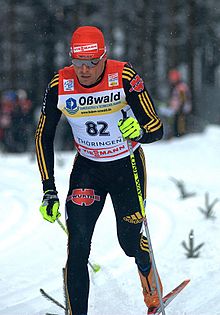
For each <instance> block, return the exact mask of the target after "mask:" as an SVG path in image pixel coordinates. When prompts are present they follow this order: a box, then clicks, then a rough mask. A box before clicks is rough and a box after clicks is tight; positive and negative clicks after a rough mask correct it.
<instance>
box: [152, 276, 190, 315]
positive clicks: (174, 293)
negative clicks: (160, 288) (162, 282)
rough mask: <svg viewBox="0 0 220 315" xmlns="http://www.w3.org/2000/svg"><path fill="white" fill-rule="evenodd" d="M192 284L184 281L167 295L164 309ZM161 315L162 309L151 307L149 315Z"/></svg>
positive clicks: (164, 299) (164, 298)
mask: <svg viewBox="0 0 220 315" xmlns="http://www.w3.org/2000/svg"><path fill="white" fill-rule="evenodd" d="M189 282H190V280H188V279H187V280H184V281H183V282H182V283H180V284H179V285H178V286H177V287H176V288H175V289H173V290H172V291H170V292H169V293H168V294H167V295H165V296H164V297H163V298H162V300H163V305H164V308H165V307H166V306H167V305H168V304H170V302H171V301H172V300H173V299H175V297H176V296H177V295H178V294H179V293H180V292H181V291H182V290H183V289H184V288H185V286H186V285H187V284H188V283H189ZM160 313H161V307H160V306H157V307H151V308H149V309H148V313H147V315H159V314H160Z"/></svg>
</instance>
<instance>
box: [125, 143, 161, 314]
mask: <svg viewBox="0 0 220 315" xmlns="http://www.w3.org/2000/svg"><path fill="white" fill-rule="evenodd" d="M127 143H128V148H129V152H130V160H131V165H132V171H133V175H134V180H135V184H136V189H137V195H138V200H139V204H140V208H141V213H142V215H143V217H144V221H143V222H144V227H145V233H146V237H147V240H148V245H149V252H150V256H151V262H152V268H153V274H154V278H155V282H156V287H157V291H158V297H159V301H160V307H161V312H162V314H163V315H166V314H165V308H164V305H163V299H162V293H161V290H160V284H159V278H158V274H157V268H156V263H155V258H154V253H153V248H152V243H151V238H150V232H149V228H148V223H147V217H146V213H145V207H144V199H143V196H142V192H141V185H140V179H139V176H138V171H137V164H136V160H135V156H134V152H133V148H132V143H131V141H130V140H127Z"/></svg>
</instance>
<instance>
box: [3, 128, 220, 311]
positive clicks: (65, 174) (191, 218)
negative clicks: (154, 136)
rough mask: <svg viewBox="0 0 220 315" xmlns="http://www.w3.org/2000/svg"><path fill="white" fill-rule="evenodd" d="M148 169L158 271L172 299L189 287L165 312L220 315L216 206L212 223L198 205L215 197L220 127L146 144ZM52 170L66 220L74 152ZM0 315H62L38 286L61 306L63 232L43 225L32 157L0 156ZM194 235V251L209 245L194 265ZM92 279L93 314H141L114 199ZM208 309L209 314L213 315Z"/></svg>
mask: <svg viewBox="0 0 220 315" xmlns="http://www.w3.org/2000/svg"><path fill="white" fill-rule="evenodd" d="M143 149H144V151H145V154H146V159H147V172H148V201H147V204H146V212H147V218H148V225H149V230H150V235H151V241H152V244H153V249H154V255H155V259H156V263H157V267H158V269H159V272H160V276H161V279H162V281H163V285H164V293H165V294H166V293H167V292H169V291H170V290H171V289H172V288H174V287H175V286H176V285H178V284H179V283H180V282H181V281H182V280H184V279H187V278H189V279H191V282H190V284H189V285H188V286H187V287H186V288H185V289H184V291H182V293H181V294H180V295H179V296H178V297H177V298H176V299H175V300H174V301H173V302H172V303H171V304H170V305H169V306H168V307H167V309H166V314H167V315H209V314H212V315H218V314H220V299H219V292H220V268H219V266H220V255H219V253H220V241H219V238H220V202H217V203H216V205H215V206H214V211H215V216H216V218H215V219H206V218H205V216H204V215H203V214H202V213H201V212H200V211H199V209H198V207H202V208H204V207H205V194H206V193H208V194H209V203H211V202H213V201H214V199H216V198H219V188H220V127H219V126H216V125H210V126H209V127H207V129H206V130H205V131H204V132H203V133H201V134H192V135H187V136H185V137H182V138H179V139H171V140H168V141H160V142H157V143H153V144H150V145H144V146H143ZM59 158H62V160H63V161H64V165H60V163H58V160H57V163H56V167H55V174H56V183H57V189H58V191H59V197H60V201H61V212H62V217H61V220H62V221H64V202H65V196H66V191H67V187H68V181H69V173H70V171H71V168H72V162H73V158H74V156H73V153H71V152H66V153H60V154H59ZM0 173H1V177H0V185H1V190H0V200H1V205H0V207H1V209H0V213H1V220H0V239H1V242H0V257H1V259H0V266H1V272H0V314H1V315H45V314H46V313H53V314H59V315H61V314H64V312H63V310H62V309H61V308H59V307H58V306H56V305H54V304H52V303H51V302H50V301H48V300H47V299H45V298H44V297H43V296H42V295H41V293H40V288H43V289H44V290H45V291H46V292H47V293H49V294H50V295H51V296H53V297H54V298H55V299H57V300H58V301H59V302H60V303H62V304H64V298H63V288H62V285H63V283H62V268H63V267H64V266H65V262H66V241H67V238H66V235H65V233H64V231H63V230H62V229H61V228H60V227H59V225H58V224H57V223H54V224H51V223H48V222H46V221H44V220H43V219H42V217H41V215H40V213H39V211H38V208H39V205H40V203H41V198H42V187H41V181H40V174H39V171H38V167H37V164H36V161H33V160H31V159H30V156H29V155H16V154H14V155H7V154H5V155H1V156H0ZM172 178H175V179H176V180H182V181H183V182H184V183H185V187H186V190H187V191H188V192H195V193H196V195H195V196H193V197H190V198H186V199H181V198H180V192H179V189H178V188H177V186H176V185H175V183H174V182H173V180H171V179H172ZM192 229H193V230H194V237H195V240H194V241H195V245H199V244H201V243H203V242H204V246H203V247H202V248H201V249H200V256H199V258H194V259H193V258H191V259H188V258H187V257H186V255H185V253H186V251H185V249H184V248H183V246H182V245H181V243H182V241H183V240H185V241H186V243H187V244H188V237H189V233H190V231H191V230H192ZM90 261H91V262H92V263H98V264H100V265H101V270H100V271H99V272H97V273H94V272H93V271H91V269H90V274H91V290H90V299H89V315H144V314H146V308H145V305H144V302H143V298H142V292H141V287H140V283H139V278H138V274H137V270H136V266H135V264H134V261H133V259H132V258H128V257H126V256H125V254H124V253H123V251H122V250H121V248H120V247H119V245H118V242H117V237H116V228H115V219H114V214H113V209H112V205H111V201H110V198H108V199H107V201H106V204H105V208H104V210H103V212H102V214H101V216H100V218H99V221H98V223H97V226H96V229H95V233H94V237H93V243H92V251H91V255H90ZM210 311H211V312H210Z"/></svg>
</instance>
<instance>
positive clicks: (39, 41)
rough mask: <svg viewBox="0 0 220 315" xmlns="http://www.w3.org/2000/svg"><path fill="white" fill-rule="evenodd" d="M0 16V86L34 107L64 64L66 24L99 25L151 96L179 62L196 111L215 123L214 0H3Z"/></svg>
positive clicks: (219, 74) (219, 17)
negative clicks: (26, 96)
mask: <svg viewBox="0 0 220 315" xmlns="http://www.w3.org/2000/svg"><path fill="white" fill-rule="evenodd" d="M0 18H1V34H0V45H1V59H0V75H1V81H0V91H4V90H6V89H16V90H17V89H20V88H22V89H23V88H24V89H26V90H27V91H28V93H29V95H30V97H31V99H32V101H33V103H34V105H35V106H40V104H41V101H42V96H43V93H44V89H45V86H46V85H47V82H48V81H49V80H50V78H51V77H52V76H53V73H54V72H55V71H56V70H58V69H59V68H60V67H62V66H64V65H67V64H69V63H70V59H69V56H68V52H69V42H70V38H71V34H72V31H73V30H74V29H75V28H76V27H77V26H78V25H97V26H98V27H100V28H101V29H102V30H103V32H104V34H105V37H106V41H107V43H108V54H109V57H110V58H117V59H121V60H127V61H131V62H132V64H133V65H134V66H135V68H136V69H137V70H138V71H139V72H140V73H142V75H143V77H144V79H145V81H146V83H147V86H148V88H149V90H150V91H151V94H152V95H153V97H154V98H155V99H159V100H162V101H166V98H167V94H168V83H167V73H168V71H169V69H170V68H174V67H177V68H178V69H179V70H181V72H182V73H183V76H184V78H185V79H186V80H187V81H188V82H189V84H190V87H191V90H192V95H193V106H194V113H195V114H197V115H200V116H201V117H202V116H203V115H204V117H205V118H206V119H208V120H209V121H211V122H220V114H219V111H218V112H217V110H218V99H219V91H218V90H219V85H220V67H219V65H220V61H219V60H220V50H219V41H220V38H219V36H220V35H219V34H220V32H219V28H220V3H219V0H209V1H203V0H186V1H182V0H167V1H161V0H138V1H136V2H134V1H131V0H126V1H123V0H122V1H116V0H102V1H91V0H57V1H54V0H48V1H44V0H36V1H35V0H7V1H6V0H3V1H1V10H0Z"/></svg>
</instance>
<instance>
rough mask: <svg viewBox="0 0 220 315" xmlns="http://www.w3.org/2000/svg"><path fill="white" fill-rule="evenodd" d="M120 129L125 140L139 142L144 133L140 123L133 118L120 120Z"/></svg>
mask: <svg viewBox="0 0 220 315" xmlns="http://www.w3.org/2000/svg"><path fill="white" fill-rule="evenodd" d="M118 127H119V129H120V131H121V133H122V136H123V138H124V139H131V140H135V141H138V140H139V139H140V138H141V137H142V136H143V133H144V132H143V130H142V129H141V126H140V125H139V122H138V121H137V120H136V119H135V118H133V117H128V118H126V119H120V120H119V121H118Z"/></svg>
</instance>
